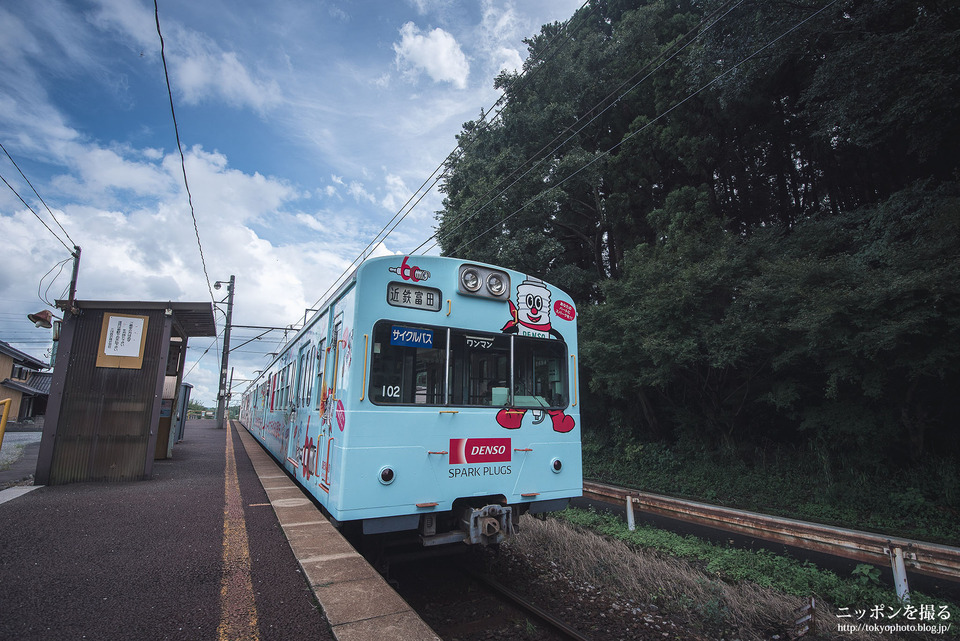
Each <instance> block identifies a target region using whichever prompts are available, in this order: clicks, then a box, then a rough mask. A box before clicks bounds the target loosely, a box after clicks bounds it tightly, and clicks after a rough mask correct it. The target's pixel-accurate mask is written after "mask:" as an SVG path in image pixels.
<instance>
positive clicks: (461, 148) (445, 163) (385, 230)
mask: <svg viewBox="0 0 960 641" xmlns="http://www.w3.org/2000/svg"><path fill="white" fill-rule="evenodd" d="M155 1H156V0H155ZM589 2H590V0H586V1H585V2H584V3H583V5H581V7H580V9H583V7H585V6H587V5H588V4H589ZM594 10H595V8H593V9H591V10H590V12H588V13H587V14H586V17H589V16H590V15H591V14H592V13H593V11H594ZM577 13H579V10H578V11H577ZM577 13H575V14H574V16H576V15H577ZM586 17H582V18H581V22H580V23H579V24H578V25H577V27H576V30H574V32H573V33H576V31H578V30H579V29H580V28H581V27H582V24H583V23H584V22H585V20H586ZM569 24H570V20H568V21H567V22H565V23H564V25H563V27H562V28H561V29H560V30H558V31H557V33H556V34H554V36H553V37H552V38H551V39H550V40H549V41H548V42H547V43H546V44H545V45H544V46H543V47H541V49H540V50H539V51H536V52H532V54H531V56H530V58H528V61H527V62H528V63H529V62H530V60H531V59H535V58H537V57H538V56H540V55H541V54H544V55H545V53H546V52H547V51H549V50H550V47H551V46H552V45H553V44H554V43H555V42H556V41H557V39H558V38H560V37H561V36H564V38H565V39H564V40H563V41H562V42H561V43H560V46H558V47H557V48H555V49H553V51H552V53H551V54H550V57H551V58H552V57H553V56H555V55H556V54H557V53H558V52H559V50H560V47H562V45H564V44H566V42H569V40H570V38H571V37H572V34H571V33H570V32H569V31H568V30H567V27H568V26H569ZM549 59H550V58H545V59H543V60H541V62H546V61H548V60H549ZM543 68H544V65H542V64H541V65H537V66H534V65H533V64H525V65H524V69H523V71H522V72H521V73H520V74H519V76H518V77H517V78H516V79H514V81H513V83H511V89H513V87H514V86H515V85H516V84H517V83H522V82H525V81H526V80H524V79H525V78H527V77H528V76H527V74H528V73H529V72H530V69H533V72H532V73H533V74H536V73H539V72H540V70H542V69H543ZM522 86H523V85H522V84H520V87H522ZM518 88H519V87H518ZM507 95H508V91H504V92H503V93H502V94H501V95H500V97H499V98H498V99H497V101H496V102H495V103H494V104H493V105H492V106H491V107H490V108H489V109H487V110H485V111H483V110H481V114H480V123H481V125H480V126H481V127H483V126H484V125H483V123H486V125H485V126H486V127H489V126H490V125H491V123H492V120H493V119H495V118H496V117H497V116H499V114H500V113H501V111H502V110H501V111H498V112H497V113H496V114H494V116H493V117H492V118H488V116H489V115H490V113H491V112H493V110H494V109H496V108H497V107H498V106H499V105H500V104H501V103H503V102H504V101H505V100H506V97H507ZM479 131H480V129H479V128H478V129H476V130H474V131H473V132H471V134H472V135H471V136H470V137H469V138H468V139H467V141H466V143H465V142H464V140H462V139H461V140H458V142H457V145H456V146H455V147H454V149H453V150H452V151H451V152H450V153H449V154H447V156H446V157H445V158H444V159H443V160H442V161H441V162H440V164H439V165H437V167H436V169H434V170H433V172H432V173H431V174H430V175H429V176H428V177H427V178H426V180H424V181H423V183H421V185H420V187H418V188H417V190H416V191H414V192H413V194H412V195H411V196H410V198H408V199H407V201H406V202H405V203H404V204H403V206H402V207H400V209H399V210H398V211H397V213H396V214H394V215H393V217H392V218H391V219H390V220H389V221H387V223H386V224H385V225H384V226H383V227H382V228H381V229H380V231H379V232H377V234H376V235H375V236H374V238H373V240H371V241H370V242H369V243H367V245H366V247H364V249H363V250H362V251H361V252H360V254H358V256H357V257H356V258H354V259H353V260H352V261H351V262H350V263H349V264H348V265H347V267H346V268H345V269H344V270H343V272H342V273H341V274H340V275H339V276H338V277H337V278H336V279H334V281H333V283H332V284H331V285H330V286H329V287H328V288H327V289H326V291H324V292H323V294H321V295H320V297H319V298H318V299H317V300H316V302H314V303H313V305H311V307H315V306H316V305H318V304H319V303H320V302H321V301H323V300H324V299H326V297H327V296H328V295H329V294H330V293H331V292H332V291H334V290H335V289H336V287H338V286H339V285H340V284H342V280H343V279H344V278H345V277H346V276H347V275H348V274H349V273H350V272H351V270H352V268H353V267H354V266H355V265H357V264H359V263H360V262H363V259H364V258H365V257H366V255H367V251H369V250H370V249H371V248H373V247H375V246H376V245H377V244H379V243H381V242H383V241H384V240H386V239H387V238H388V237H389V236H390V234H392V233H393V231H394V230H395V229H396V228H397V227H398V226H399V225H400V223H402V222H403V220H404V219H405V218H406V217H407V216H408V215H409V214H410V212H411V211H413V209H414V208H415V207H416V206H417V205H419V204H420V202H421V201H422V200H423V199H424V198H425V197H426V195H427V194H428V193H429V192H430V191H431V190H432V189H433V187H435V186H436V184H437V183H438V182H439V181H440V180H442V179H443V177H444V176H445V175H446V173H447V168H449V161H450V159H451V158H454V157H455V155H456V154H458V153H459V154H461V155H462V154H463V153H464V152H465V150H466V147H465V145H467V146H469V145H472V144H474V142H475V141H476V140H477V137H478V136H479ZM441 170H443V171H442V172H441ZM438 172H440V175H439V176H438V175H437V174H438ZM431 180H433V182H432V183H431V184H430V185H429V187H427V188H426V189H425V190H424V187H425V186H426V185H427V184H428V183H430V181H431ZM421 190H423V193H420V192H421ZM418 194H419V197H418ZM414 199H416V200H415V202H414ZM411 202H412V203H413V204H412V205H411V204H410V203H411ZM408 206H409V208H408ZM404 209H406V212H404ZM428 240H429V239H428ZM414 251H416V250H414ZM411 253H414V252H411ZM282 342H283V339H281V343H282ZM278 346H279V345H278Z"/></svg>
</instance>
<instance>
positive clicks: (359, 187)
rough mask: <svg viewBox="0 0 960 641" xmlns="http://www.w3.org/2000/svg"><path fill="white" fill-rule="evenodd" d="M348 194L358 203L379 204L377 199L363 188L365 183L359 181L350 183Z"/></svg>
mask: <svg viewBox="0 0 960 641" xmlns="http://www.w3.org/2000/svg"><path fill="white" fill-rule="evenodd" d="M347 193H348V194H350V195H351V196H353V197H354V199H355V200H356V201H357V202H358V203H362V202H368V203H371V204H375V203H376V202H377V197H376V196H374V195H373V194H371V193H370V192H368V191H367V189H366V187H364V186H363V183H361V182H359V181H357V180H354V181H352V182H351V183H350V186H349V187H348V188H347Z"/></svg>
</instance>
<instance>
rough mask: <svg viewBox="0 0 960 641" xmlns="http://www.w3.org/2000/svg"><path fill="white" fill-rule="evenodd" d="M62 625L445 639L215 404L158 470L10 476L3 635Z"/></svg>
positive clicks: (353, 639) (3, 524) (39, 635)
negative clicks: (38, 480)
mask: <svg viewBox="0 0 960 641" xmlns="http://www.w3.org/2000/svg"><path fill="white" fill-rule="evenodd" d="M30 456H36V454H35V453H34V449H31V448H29V447H28V448H26V449H25V451H24V455H23V457H22V458H21V460H20V461H18V462H17V465H19V467H18V468H17V470H18V471H16V472H14V473H11V472H10V470H9V469H8V470H5V471H3V472H0V487H3V486H4V485H5V483H4V482H3V481H4V480H7V481H9V480H10V478H11V476H12V475H16V474H20V473H22V471H23V470H24V469H26V468H27V467H29V465H30V460H29V458H30ZM35 464H36V463H35V460H34V462H33V465H34V466H35ZM4 474H6V477H4ZM50 638H69V639H81V638H91V639H99V640H109V639H118V640H120V639H123V640H126V639H131V638H137V639H143V640H150V639H183V640H190V641H193V640H195V639H229V640H236V639H251V640H254V639H255V640H260V641H268V640H273V639H276V640H278V641H280V640H287V639H291V638H310V639H318V640H323V639H337V640H339V641H366V640H367V639H371V640H372V639H378V640H379V639H431V640H433V639H439V637H437V636H436V634H434V632H433V631H432V630H431V629H430V628H429V627H428V626H427V625H426V624H425V623H423V621H422V620H421V619H420V617H419V616H417V614H416V613H415V612H413V611H412V610H411V609H410V607H409V606H408V605H407V604H406V602H404V601H403V599H401V598H400V597H399V596H398V595H397V594H396V592H394V591H393V590H392V589H391V588H390V586H389V585H388V584H387V583H386V581H384V580H383V578H382V577H381V576H380V575H379V574H378V573H377V572H376V571H375V570H374V569H373V568H371V567H370V566H369V564H367V563H366V561H365V560H364V559H363V557H362V556H360V555H359V554H358V553H357V552H356V551H354V550H353V548H352V547H350V545H349V544H348V543H347V542H346V541H345V540H344V539H343V538H342V537H341V536H340V533H339V532H338V531H337V530H336V529H335V528H334V527H333V526H332V525H331V524H330V523H329V522H328V521H327V520H326V518H325V517H324V516H323V514H322V513H321V512H320V511H319V510H318V509H317V508H316V506H315V505H314V504H313V503H312V502H311V501H310V499H309V498H308V497H307V496H305V495H304V494H303V493H302V492H301V490H300V489H299V488H298V487H297V486H296V485H295V484H294V483H293V482H292V481H291V480H290V478H289V477H288V476H287V475H286V474H285V473H284V472H283V470H282V469H281V468H280V467H279V466H278V465H277V464H276V463H275V462H274V460H273V459H272V458H270V457H269V456H268V455H267V454H266V452H264V450H263V449H262V448H261V447H260V446H259V444H257V443H256V441H254V439H253V437H251V436H250V435H249V434H248V433H247V432H246V430H244V429H243V428H242V427H241V426H240V425H239V424H236V423H234V424H232V426H231V428H230V429H217V427H216V423H215V422H214V421H209V420H207V421H190V422H188V424H187V426H186V430H185V437H184V440H183V441H182V442H181V443H179V444H178V445H177V446H176V447H175V448H174V454H173V458H172V459H168V460H162V461H156V462H155V463H154V466H153V478H152V479H151V480H149V481H137V482H128V483H74V484H67V485H58V486H51V487H33V486H29V485H27V486H24V485H21V486H14V487H8V488H7V489H4V490H2V491H0V639H44V640H45V639H50Z"/></svg>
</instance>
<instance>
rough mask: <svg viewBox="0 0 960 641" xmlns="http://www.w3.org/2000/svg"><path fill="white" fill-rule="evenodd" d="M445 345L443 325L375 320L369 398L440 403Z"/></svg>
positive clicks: (388, 400)
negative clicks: (430, 325)
mask: <svg viewBox="0 0 960 641" xmlns="http://www.w3.org/2000/svg"><path fill="white" fill-rule="evenodd" d="M446 345H447V334H446V330H445V329H443V328H428V327H420V326H413V325H401V324H398V323H390V322H380V323H377V325H376V327H375V328H374V330H373V362H372V368H371V373H370V396H371V399H372V400H373V402H374V403H397V404H403V405H443V404H444V402H445V399H444V380H445V377H444V364H445V362H446Z"/></svg>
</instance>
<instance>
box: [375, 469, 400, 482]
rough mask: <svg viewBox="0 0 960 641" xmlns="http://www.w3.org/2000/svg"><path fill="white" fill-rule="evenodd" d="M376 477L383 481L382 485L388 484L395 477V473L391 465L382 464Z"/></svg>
mask: <svg viewBox="0 0 960 641" xmlns="http://www.w3.org/2000/svg"><path fill="white" fill-rule="evenodd" d="M377 478H379V479H380V482H381V483H383V484H384V485H390V484H391V483H393V480H394V479H395V478H397V475H396V473H395V472H394V471H393V468H392V467H390V466H389V465H384V466H383V467H381V468H380V474H379V475H378V477H377Z"/></svg>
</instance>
